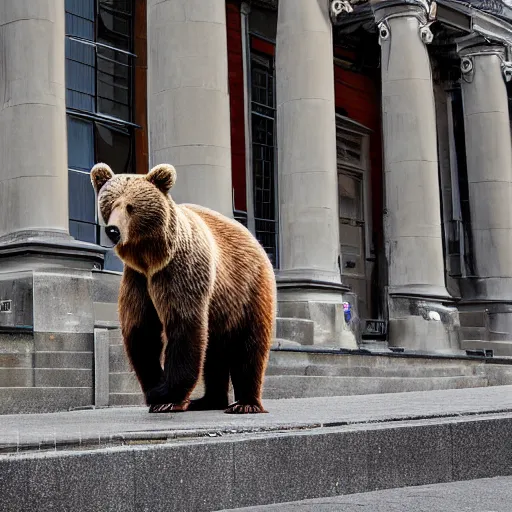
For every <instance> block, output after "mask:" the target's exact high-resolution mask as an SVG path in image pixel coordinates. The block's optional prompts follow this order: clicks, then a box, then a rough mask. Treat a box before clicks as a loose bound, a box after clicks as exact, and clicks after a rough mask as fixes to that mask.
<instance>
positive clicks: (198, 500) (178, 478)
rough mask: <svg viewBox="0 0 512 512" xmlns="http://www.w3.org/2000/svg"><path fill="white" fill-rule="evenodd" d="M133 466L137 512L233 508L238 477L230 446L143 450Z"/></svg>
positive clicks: (171, 447)
mask: <svg viewBox="0 0 512 512" xmlns="http://www.w3.org/2000/svg"><path fill="white" fill-rule="evenodd" d="M133 464H134V468H135V475H134V476H135V479H134V482H133V485H134V487H135V488H136V490H137V492H136V493H135V510H137V511H140V512H160V511H162V512H163V511H165V512H167V511H169V510H183V511H191V512H192V511H195V512H201V511H205V512H206V511H211V510H218V509H222V508H231V506H232V503H233V502H232V500H231V495H232V492H233V485H234V483H235V479H236V478H237V476H236V470H235V471H233V469H232V467H233V448H232V445H231V444H230V443H223V442H214V443H201V442H198V443H196V444H193V445H188V446H187V445H181V446H180V445H174V446H172V445H171V446H160V447H159V448H158V449H153V448H149V449H140V450H137V451H136V452H135V453H134V461H133ZM250 479H251V480H252V479H254V476H251V477H250Z"/></svg>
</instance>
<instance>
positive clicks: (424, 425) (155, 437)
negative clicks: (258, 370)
mask: <svg viewBox="0 0 512 512" xmlns="http://www.w3.org/2000/svg"><path fill="white" fill-rule="evenodd" d="M469 391H471V390H467V391H464V390H459V391H457V392H454V391H451V392H433V393H432V395H430V394H429V393H404V394H403V395H401V396H399V397H395V396H385V395H384V396H378V397H356V398H352V399H350V398H347V399H331V400H323V399H318V400H314V399H308V400H303V401H301V400H282V401H275V402H273V403H272V402H268V403H267V406H268V409H269V411H270V414H262V415H254V416H252V417H246V416H236V415H235V416H228V415H225V414H223V413H222V412H220V411H219V412H211V413H190V414H189V413H185V414H177V415H149V414H147V411H146V410H145V409H142V408H140V409H139V408H135V409H128V410H126V409H102V410H88V411H78V412H72V413H62V414H58V415H51V414H45V415H41V416H40V417H35V418H30V417H28V418H27V417H22V418H20V417H9V418H6V419H5V420H4V422H3V423H2V424H1V425H0V443H1V445H0V446H2V447H4V449H5V452H4V453H2V454H0V475H1V478H2V480H1V481H2V500H1V501H0V510H2V511H3V510H5V511H9V512H18V511H20V512H21V511H23V512H25V511H32V510H34V511H36V510H37V511H41V512H44V511H46V510H62V509H63V506H62V504H63V503H65V504H66V505H65V507H64V508H66V509H69V510H77V511H82V512H86V511H94V512H96V511H103V510H105V511H107V510H151V511H152V512H159V511H168V510H177V511H194V512H209V511H213V510H216V511H221V510H232V509H236V508H243V507H249V506H256V505H264V504H272V503H274V504H278V503H284V502H290V501H298V500H304V499H308V498H330V497H335V496H341V495H348V494H355V493H364V492H368V491H375V490H379V489H397V488H404V487H412V486H421V485H426V484H434V483H435V484H437V483H441V482H453V481H465V480H472V479H475V478H493V477H498V476H503V475H509V474H510V460H511V457H512V445H511V443H510V438H509V435H508V433H509V431H510V424H511V421H512V415H511V413H510V412H501V413H499V411H503V410H506V411H510V410H511V409H510V407H511V405H510V399H509V397H510V396H511V390H510V389H506V390H496V393H488V392H481V391H488V390H474V394H471V393H470V392H469ZM0 403H2V402H1V401H0ZM52 443H54V444H52ZM41 445H43V446H42V447H41ZM113 489H115V492H113ZM420 491H421V489H420ZM430 494H432V492H430ZM416 495H417V496H420V495H424V496H423V497H424V498H425V500H427V501H428V496H427V495H426V493H424V492H417V493H416ZM420 497H421V496H420ZM484 498H485V496H484ZM355 499H357V496H356V497H354V500H355ZM484 501H485V500H483V501H482V500H480V501H478V503H480V502H481V503H482V505H481V506H479V505H478V503H477V502H475V507H474V508H473V510H490V509H493V507H491V506H488V505H489V503H487V502H486V503H485V505H484V504H483V503H484ZM325 502H326V506H325V507H324V508H323V509H322V510H324V509H325V510H331V508H329V504H328V503H327V502H328V500H327V499H326V500H325ZM358 503H359V504H361V503H360V502H358ZM382 503H384V502H382ZM382 503H381V504H382ZM388 504H389V503H388ZM394 504H395V505H396V506H395V507H394V509H395V510H407V511H410V510H416V508H414V507H411V506H410V502H398V501H396V500H395V501H394ZM385 505H386V503H384V506H385ZM408 505H409V506H408ZM347 508H348V507H347ZM381 508H382V507H379V506H378V505H377V506H376V507H372V506H369V507H361V510H362V509H367V510H381ZM423 509H424V510H427V509H428V508H423ZM423 509H422V510H423ZM438 509H439V510H445V509H443V508H442V507H437V508H436V510H438ZM452 509H453V510H462V508H460V507H459V508H457V507H456V506H455V507H452V508H449V509H446V511H448V510H452ZM278 510H279V509H278ZM307 510H308V509H307ZM333 510H346V508H345V507H344V506H343V504H342V505H341V506H340V507H339V508H333ZM500 510H508V508H507V506H506V500H505V502H504V506H502V507H501V508H500Z"/></svg>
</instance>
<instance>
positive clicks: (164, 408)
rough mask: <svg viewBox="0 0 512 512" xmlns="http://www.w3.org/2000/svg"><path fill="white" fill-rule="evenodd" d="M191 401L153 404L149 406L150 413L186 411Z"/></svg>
mask: <svg viewBox="0 0 512 512" xmlns="http://www.w3.org/2000/svg"><path fill="white" fill-rule="evenodd" d="M188 405H189V402H183V403H181V404H152V405H150V406H149V412H150V413H164V412H185V411H186V410H187V409H188Z"/></svg>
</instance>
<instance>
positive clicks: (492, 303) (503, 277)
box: [461, 47, 512, 355]
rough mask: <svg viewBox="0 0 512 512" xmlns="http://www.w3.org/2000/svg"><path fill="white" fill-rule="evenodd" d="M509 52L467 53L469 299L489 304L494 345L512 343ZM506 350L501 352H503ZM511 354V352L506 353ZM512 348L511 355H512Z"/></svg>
mask: <svg viewBox="0 0 512 512" xmlns="http://www.w3.org/2000/svg"><path fill="white" fill-rule="evenodd" d="M504 60H505V51H504V49H503V48H498V47H496V48H492V47H491V48H490V47H476V48H475V47H474V48H469V49H467V50H464V51H462V52H461V68H462V78H463V79H462V80H461V84H462V98H463V106H464V124H465V137H466V155H467V173H468V184H469V200H470V210H471V231H472V235H473V236H472V238H473V241H472V247H471V249H472V251H471V252H472V255H473V263H474V269H475V274H476V275H475V276H471V277H469V278H468V279H466V280H465V281H466V283H465V285H464V286H463V294H464V299H467V300H469V301H472V302H475V301H477V302H480V303H482V302H483V303H485V305H484V306H482V307H483V308H484V309H487V311H488V318H489V331H490V341H509V342H510V341H512V305H511V304H512V145H511V140H510V116H509V107H508V95H507V90H506V86H505V80H504V76H503V72H504V69H502V62H503V61H504ZM499 351H500V350H499V349H498V352H499ZM502 353H503V354H505V352H502ZM511 354H512V349H508V350H507V351H506V355H511Z"/></svg>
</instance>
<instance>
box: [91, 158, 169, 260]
mask: <svg viewBox="0 0 512 512" xmlns="http://www.w3.org/2000/svg"><path fill="white" fill-rule="evenodd" d="M91 181H92V185H93V187H94V189H95V191H96V194H97V197H98V210H99V215H101V217H102V218H103V221H104V223H105V228H104V229H105V233H106V235H107V237H108V238H109V239H110V240H111V242H112V243H113V244H114V246H115V247H116V252H117V253H118V255H119V256H120V257H121V259H123V260H125V262H126V263H128V262H127V261H126V259H127V258H128V257H129V255H130V254H131V255H133V253H134V251H139V250H141V249H142V250H143V249H144V248H145V247H146V248H148V249H149V248H155V245H158V247H159V248H160V249H161V248H162V246H163V245H166V241H167V239H168V234H169V224H170V222H171V221H172V215H173V208H172V204H173V203H172V200H171V198H170V196H169V195H168V192H169V190H170V189H171V188H172V186H173V185H174V183H175V181H176V170H175V169H174V167H173V166H172V165H169V164H160V165H156V166H155V167H153V169H151V171H150V172H149V173H148V174H146V175H141V174H114V173H113V172H112V169H111V168H110V167H109V166H108V165H106V164H103V163H99V164H96V165H95V166H94V167H93V168H92V169H91Z"/></svg>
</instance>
